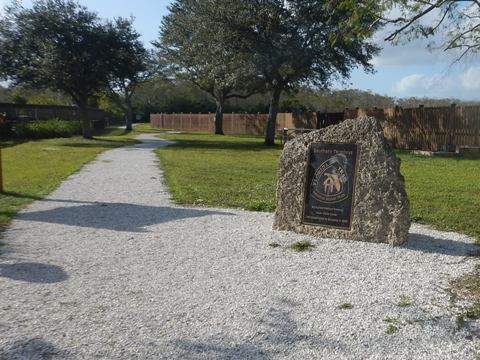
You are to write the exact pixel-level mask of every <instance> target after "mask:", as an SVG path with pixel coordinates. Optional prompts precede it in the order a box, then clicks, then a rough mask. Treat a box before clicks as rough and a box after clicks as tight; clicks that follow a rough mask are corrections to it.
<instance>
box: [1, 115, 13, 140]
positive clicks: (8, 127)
mask: <svg viewBox="0 0 480 360" xmlns="http://www.w3.org/2000/svg"><path fill="white" fill-rule="evenodd" d="M12 134H13V130H12V124H11V123H9V122H7V118H6V116H5V114H3V113H0V138H7V137H9V136H12Z"/></svg>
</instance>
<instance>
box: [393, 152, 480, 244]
mask: <svg viewBox="0 0 480 360" xmlns="http://www.w3.org/2000/svg"><path fill="white" fill-rule="evenodd" d="M399 157H400V159H401V160H402V167H401V170H402V174H403V176H404V177H405V184H406V190H407V193H408V197H409V199H410V206H411V213H412V215H411V217H412V220H413V221H414V222H417V223H422V224H428V225H433V226H434V227H435V228H437V229H440V230H448V231H458V232H462V233H464V234H467V235H471V236H473V237H475V238H476V239H477V240H480V211H479V209H480V180H479V179H480V158H450V157H433V158H432V157H421V156H415V155H412V154H409V153H407V152H400V153H399Z"/></svg>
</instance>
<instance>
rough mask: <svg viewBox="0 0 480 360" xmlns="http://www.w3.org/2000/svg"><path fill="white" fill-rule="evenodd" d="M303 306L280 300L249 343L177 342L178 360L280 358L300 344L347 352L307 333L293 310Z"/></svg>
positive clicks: (217, 340) (225, 340) (338, 343)
mask: <svg viewBox="0 0 480 360" xmlns="http://www.w3.org/2000/svg"><path fill="white" fill-rule="evenodd" d="M301 306H302V304H301V303H298V302H295V301H293V300H290V299H287V298H283V297H282V298H279V299H277V301H276V302H275V304H274V305H273V306H272V307H270V309H268V310H267V311H266V313H265V315H264V316H262V317H261V318H259V319H258V323H257V324H255V325H254V326H253V328H255V329H257V336H255V337H253V338H251V340H249V341H246V342H235V340H233V339H231V338H228V337H227V338H226V337H222V338H220V337H219V338H211V339H209V340H207V341H205V342H201V341H191V340H184V339H182V340H176V341H174V342H173V345H174V346H175V347H176V348H177V349H178V351H179V356H178V359H191V358H194V359H197V358H200V357H201V358H205V359H239V360H240V359H278V358H282V357H284V356H285V355H294V354H295V348H296V346H297V345H298V344H305V343H306V344H309V346H310V347H311V348H316V349H319V350H320V349H325V348H329V349H335V350H336V351H339V352H342V353H344V352H345V349H346V347H345V344H344V343H342V342H341V341H337V340H333V341H332V340H329V339H326V338H324V337H323V336H322V335H321V334H310V333H306V332H305V331H304V330H302V329H301V326H300V325H299V323H298V322H297V321H296V320H295V319H294V316H293V308H295V307H301Z"/></svg>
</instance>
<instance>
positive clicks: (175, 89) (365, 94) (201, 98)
mask: <svg viewBox="0 0 480 360" xmlns="http://www.w3.org/2000/svg"><path fill="white" fill-rule="evenodd" d="M268 96H269V94H255V95H252V96H251V97H249V98H247V99H235V98H234V99H229V100H228V101H227V103H226V104H225V112H235V113H244V112H246V113H267V112H268V107H269V100H268ZM0 102H14V103H23V104H45V105H55V104H56V105H71V101H70V100H69V97H67V96H64V95H63V94H60V93H54V92H51V91H44V90H32V89H28V90H27V89H22V88H15V89H7V88H4V87H1V86H0ZM452 103H456V104H458V105H480V102H478V101H477V102H475V101H461V100H459V99H431V98H416V97H411V98H394V97H390V96H386V95H379V94H375V93H372V92H369V91H363V90H357V89H349V90H323V89H312V88H308V87H303V88H300V89H299V90H298V91H295V92H290V93H284V94H283V95H282V98H281V101H280V112H303V111H320V112H341V111H343V110H344V109H345V108H356V107H360V108H374V107H377V108H391V107H394V106H400V107H403V108H413V107H418V106H420V105H423V106H425V107H439V106H449V105H450V104H452ZM133 105H134V109H135V112H136V113H137V114H147V113H189V112H192V113H199V112H200V113H206V112H215V102H214V101H213V99H212V98H211V97H210V96H209V95H208V94H206V93H205V92H203V91H201V90H200V89H198V88H197V87H195V86H194V85H192V84H191V83H188V82H185V81H172V80H169V79H165V78H160V77H157V78H154V79H151V80H149V81H147V82H145V83H143V84H140V85H139V87H138V89H137V91H136V93H135V95H134V98H133ZM90 106H91V107H99V108H101V109H103V110H107V111H110V112H112V113H115V112H116V111H117V110H116V108H115V106H114V105H113V104H111V103H110V102H109V101H108V100H107V99H105V97H103V96H98V97H96V98H93V99H92V100H91V104H90Z"/></svg>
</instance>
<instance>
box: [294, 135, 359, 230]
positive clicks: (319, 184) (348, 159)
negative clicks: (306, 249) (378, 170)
mask: <svg viewBox="0 0 480 360" xmlns="http://www.w3.org/2000/svg"><path fill="white" fill-rule="evenodd" d="M357 154H358V153H357V145H356V144H322V143H312V144H310V147H309V156H308V163H307V179H306V185H305V203H304V207H303V223H304V224H309V225H320V226H329V227H335V228H340V229H345V230H349V229H350V224H351V220H352V219H351V218H352V208H353V203H354V200H355V175H356V172H357Z"/></svg>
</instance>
